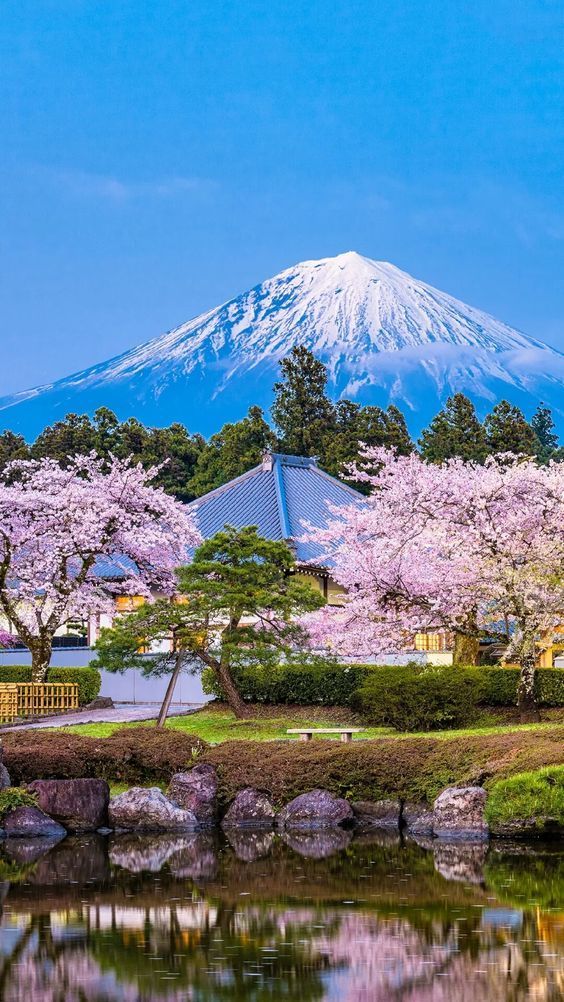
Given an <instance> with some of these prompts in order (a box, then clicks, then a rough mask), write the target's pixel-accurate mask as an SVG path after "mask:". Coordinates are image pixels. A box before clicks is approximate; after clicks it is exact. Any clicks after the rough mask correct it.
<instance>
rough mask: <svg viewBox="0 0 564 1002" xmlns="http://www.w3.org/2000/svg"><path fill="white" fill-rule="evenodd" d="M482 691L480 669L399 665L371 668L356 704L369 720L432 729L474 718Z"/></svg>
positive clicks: (408, 728)
mask: <svg viewBox="0 0 564 1002" xmlns="http://www.w3.org/2000/svg"><path fill="white" fill-rule="evenodd" d="M480 692H481V683H480V678H479V669H476V670H472V669H470V668H448V669H445V668H433V667H430V666H428V665H426V666H424V667H420V668H418V667H415V666H413V665H406V666H399V665H398V666H397V667H395V668H380V669H379V670H377V671H373V672H371V674H370V676H369V677H368V678H367V679H366V681H365V682H364V684H363V685H362V686H361V687H360V689H358V690H357V692H356V694H355V697H354V704H355V706H356V708H357V709H358V710H360V712H361V713H362V714H363V716H364V717H365V719H366V720H367V722H368V723H370V724H384V725H386V726H389V727H395V728H396V730H398V731H431V730H436V729H440V728H443V727H459V726H460V725H462V724H466V723H468V722H469V721H471V720H472V718H473V717H474V716H475V715H476V706H477V703H478V700H479V697H480Z"/></svg>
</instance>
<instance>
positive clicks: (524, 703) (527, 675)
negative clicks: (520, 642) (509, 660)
mask: <svg viewBox="0 0 564 1002" xmlns="http://www.w3.org/2000/svg"><path fill="white" fill-rule="evenodd" d="M520 667H521V674H520V676H519V691H518V700H517V705H518V707H519V716H520V718H521V722H522V723H529V722H533V721H536V720H540V713H539V708H538V706H537V701H536V697H535V678H536V674H537V668H536V650H535V646H534V643H533V644H532V645H527V646H526V647H525V648H524V651H523V654H522V656H521V658H520Z"/></svg>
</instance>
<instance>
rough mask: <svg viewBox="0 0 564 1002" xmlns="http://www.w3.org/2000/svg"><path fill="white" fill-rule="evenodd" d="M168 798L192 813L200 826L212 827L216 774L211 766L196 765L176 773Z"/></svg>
mask: <svg viewBox="0 0 564 1002" xmlns="http://www.w3.org/2000/svg"><path fill="white" fill-rule="evenodd" d="M168 796H169V798H170V800H172V802H173V803H174V804H177V806H178V807H183V808H184V810H185V811H192V812H193V813H194V814H195V815H196V819H197V821H198V822H199V824H201V825H213V824H214V823H215V820H216V815H217V801H216V797H217V772H216V770H215V769H214V767H213V765H205V764H202V765H196V766H194V768H193V769H190V770H189V771H188V772H177V773H176V774H175V775H174V776H173V777H172V779H171V781H170V784H169V788H168Z"/></svg>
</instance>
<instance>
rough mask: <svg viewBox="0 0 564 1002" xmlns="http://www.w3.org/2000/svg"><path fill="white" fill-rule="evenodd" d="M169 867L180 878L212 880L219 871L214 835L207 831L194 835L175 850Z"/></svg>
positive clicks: (174, 875)
mask: <svg viewBox="0 0 564 1002" xmlns="http://www.w3.org/2000/svg"><path fill="white" fill-rule="evenodd" d="M168 868H169V870H170V872H171V873H172V875H173V877H176V878H177V879H178V880H186V879H188V880H211V879H212V878H213V877H214V876H215V874H216V871H217V853H216V851H215V843H214V840H213V837H212V836H211V835H209V834H207V833H205V832H200V833H199V834H198V835H192V837H191V838H187V839H185V840H184V845H183V846H182V848H181V849H179V850H178V851H177V852H174V853H173V855H172V856H171V857H170V859H169V861H168Z"/></svg>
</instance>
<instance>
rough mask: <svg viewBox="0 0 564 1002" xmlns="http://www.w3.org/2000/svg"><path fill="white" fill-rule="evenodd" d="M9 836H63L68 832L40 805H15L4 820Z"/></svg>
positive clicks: (5, 829)
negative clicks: (39, 806)
mask: <svg viewBox="0 0 564 1002" xmlns="http://www.w3.org/2000/svg"><path fill="white" fill-rule="evenodd" d="M2 823H3V825H4V831H5V832H6V837H7V838H35V837H36V838H52V837H54V836H58V837H60V838H62V837H63V836H65V835H66V834H67V833H66V831H65V829H64V828H63V826H62V825H60V824H58V822H57V821H53V819H52V818H50V817H49V816H48V815H47V814H45V813H44V812H43V811H41V810H39V808H38V807H15V808H14V810H13V811H8V813H7V814H5V815H4V820H3V822H2Z"/></svg>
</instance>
